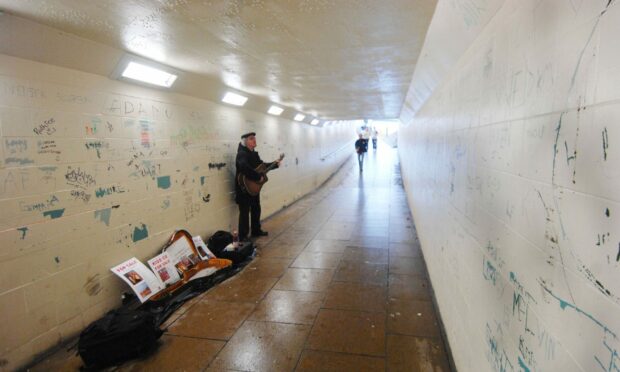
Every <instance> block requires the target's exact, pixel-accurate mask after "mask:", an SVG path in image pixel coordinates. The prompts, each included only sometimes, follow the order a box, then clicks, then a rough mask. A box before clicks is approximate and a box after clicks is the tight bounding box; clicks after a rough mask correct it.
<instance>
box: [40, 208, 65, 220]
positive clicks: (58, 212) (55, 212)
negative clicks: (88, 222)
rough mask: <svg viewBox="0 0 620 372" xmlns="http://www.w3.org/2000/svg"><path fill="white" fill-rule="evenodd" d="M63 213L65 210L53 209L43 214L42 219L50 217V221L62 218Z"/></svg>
mask: <svg viewBox="0 0 620 372" xmlns="http://www.w3.org/2000/svg"><path fill="white" fill-rule="evenodd" d="M63 213H65V209H64V208H62V209H55V210H53V211H47V212H43V217H47V216H50V217H51V218H52V219H55V218H59V217H62V215H63Z"/></svg>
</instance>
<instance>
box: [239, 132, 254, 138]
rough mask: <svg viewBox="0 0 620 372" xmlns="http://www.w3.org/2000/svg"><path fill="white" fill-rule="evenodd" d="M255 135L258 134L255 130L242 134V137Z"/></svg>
mask: <svg viewBox="0 0 620 372" xmlns="http://www.w3.org/2000/svg"><path fill="white" fill-rule="evenodd" d="M255 135H256V133H254V132H250V133H246V134H244V135H242V136H241V139H244V138H248V137H249V136H255Z"/></svg>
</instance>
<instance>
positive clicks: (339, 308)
mask: <svg viewBox="0 0 620 372" xmlns="http://www.w3.org/2000/svg"><path fill="white" fill-rule="evenodd" d="M320 310H342V311H359V312H366V313H373V314H385V313H386V312H387V310H367V309H364V310H362V309H351V308H349V309H347V308H343V307H333V306H329V307H325V306H323V307H321V308H320Z"/></svg>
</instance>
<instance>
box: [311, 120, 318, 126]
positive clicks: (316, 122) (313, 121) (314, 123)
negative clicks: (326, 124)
mask: <svg viewBox="0 0 620 372" xmlns="http://www.w3.org/2000/svg"><path fill="white" fill-rule="evenodd" d="M318 123H319V119H312V121H311V122H310V124H312V125H317V124H318Z"/></svg>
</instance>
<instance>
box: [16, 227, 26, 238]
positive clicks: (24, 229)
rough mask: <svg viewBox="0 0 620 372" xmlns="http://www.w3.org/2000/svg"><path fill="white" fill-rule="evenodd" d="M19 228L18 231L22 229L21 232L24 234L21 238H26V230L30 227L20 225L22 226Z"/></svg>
mask: <svg viewBox="0 0 620 372" xmlns="http://www.w3.org/2000/svg"><path fill="white" fill-rule="evenodd" d="M17 230H18V231H21V233H22V236H21V238H20V239H21V240H24V239H26V232H27V231H28V228H27V227H20V228H18V229H17Z"/></svg>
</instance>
